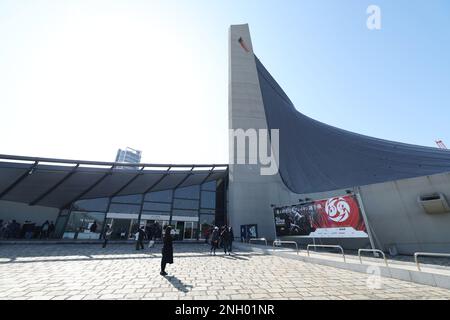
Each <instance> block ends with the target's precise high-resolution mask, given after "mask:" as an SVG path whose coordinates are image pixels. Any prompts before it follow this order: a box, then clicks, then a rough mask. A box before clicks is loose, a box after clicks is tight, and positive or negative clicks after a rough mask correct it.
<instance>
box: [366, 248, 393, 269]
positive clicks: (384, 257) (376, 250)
mask: <svg viewBox="0 0 450 320" xmlns="http://www.w3.org/2000/svg"><path fill="white" fill-rule="evenodd" d="M361 252H378V253H381V255H382V256H383V259H384V263H386V267H389V265H388V262H387V259H386V255H385V254H384V252H383V251H381V250H378V249H358V258H359V262H360V263H361V264H362V258H361Z"/></svg>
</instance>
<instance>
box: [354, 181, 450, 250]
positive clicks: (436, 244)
mask: <svg viewBox="0 0 450 320" xmlns="http://www.w3.org/2000/svg"><path fill="white" fill-rule="evenodd" d="M434 192H441V193H443V194H444V195H445V196H446V198H447V200H450V173H442V174H437V175H431V176H425V177H417V178H411V179H403V180H397V181H393V182H385V183H378V184H373V185H368V186H362V187H361V197H362V199H363V203H364V206H365V208H366V211H367V216H368V219H369V223H370V226H371V228H372V231H373V233H374V235H375V237H376V239H377V240H378V242H379V245H380V246H381V247H382V248H383V249H384V250H388V248H389V247H390V246H392V245H395V246H396V247H397V249H398V251H399V252H400V253H405V254H412V253H414V252H417V251H426V252H444V253H449V252H450V212H449V213H441V214H428V213H426V212H425V211H424V209H423V208H422V207H421V206H420V205H419V204H418V202H417V197H418V196H420V195H423V194H429V193H434Z"/></svg>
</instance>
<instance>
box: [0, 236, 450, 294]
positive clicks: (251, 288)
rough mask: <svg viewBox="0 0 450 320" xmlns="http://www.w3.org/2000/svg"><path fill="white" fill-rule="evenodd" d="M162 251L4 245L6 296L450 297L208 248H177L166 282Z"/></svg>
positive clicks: (0, 267)
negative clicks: (162, 274)
mask: <svg viewBox="0 0 450 320" xmlns="http://www.w3.org/2000/svg"><path fill="white" fill-rule="evenodd" d="M160 251H161V246H160V245H158V246H157V247H156V248H154V249H147V248H146V249H145V250H144V251H136V250H135V249H134V246H133V245H123V244H122V245H119V244H111V245H109V246H108V247H107V248H106V249H102V248H101V246H100V245H79V244H58V245H2V246H0V299H77V300H78V299H89V300H90V299H96V300H97V299H331V300H344V299H450V290H446V289H441V288H436V287H430V286H425V285H419V284H415V283H411V282H406V281H400V280H395V279H389V278H381V281H379V282H377V279H375V281H374V278H373V276H371V275H370V274H363V273H356V272H351V271H347V270H342V269H337V268H333V267H327V266H321V265H315V264H311V263H305V262H301V261H297V260H293V259H287V258H281V257H277V256H273V255H264V254H258V253H255V252H249V251H242V250H241V251H239V252H235V253H233V254H232V255H231V256H224V254H223V252H222V251H218V254H217V256H210V255H209V247H208V246H206V245H203V244H176V245H175V247H174V259H175V260H174V262H175V263H174V264H173V265H169V266H168V267H167V271H168V272H169V276H167V277H162V276H160V275H159V267H160V258H161V254H160ZM374 284H375V285H374Z"/></svg>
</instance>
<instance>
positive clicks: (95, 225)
mask: <svg viewBox="0 0 450 320" xmlns="http://www.w3.org/2000/svg"><path fill="white" fill-rule="evenodd" d="M89 231H90V232H92V233H95V231H97V221H94V223H93V224H91V227H90V228H89Z"/></svg>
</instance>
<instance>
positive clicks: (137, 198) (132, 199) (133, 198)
mask: <svg viewBox="0 0 450 320" xmlns="http://www.w3.org/2000/svg"><path fill="white" fill-rule="evenodd" d="M141 201H142V196H141V195H140V194H133V195H129V196H119V197H114V198H112V202H114V203H136V204H137V203H141Z"/></svg>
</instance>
